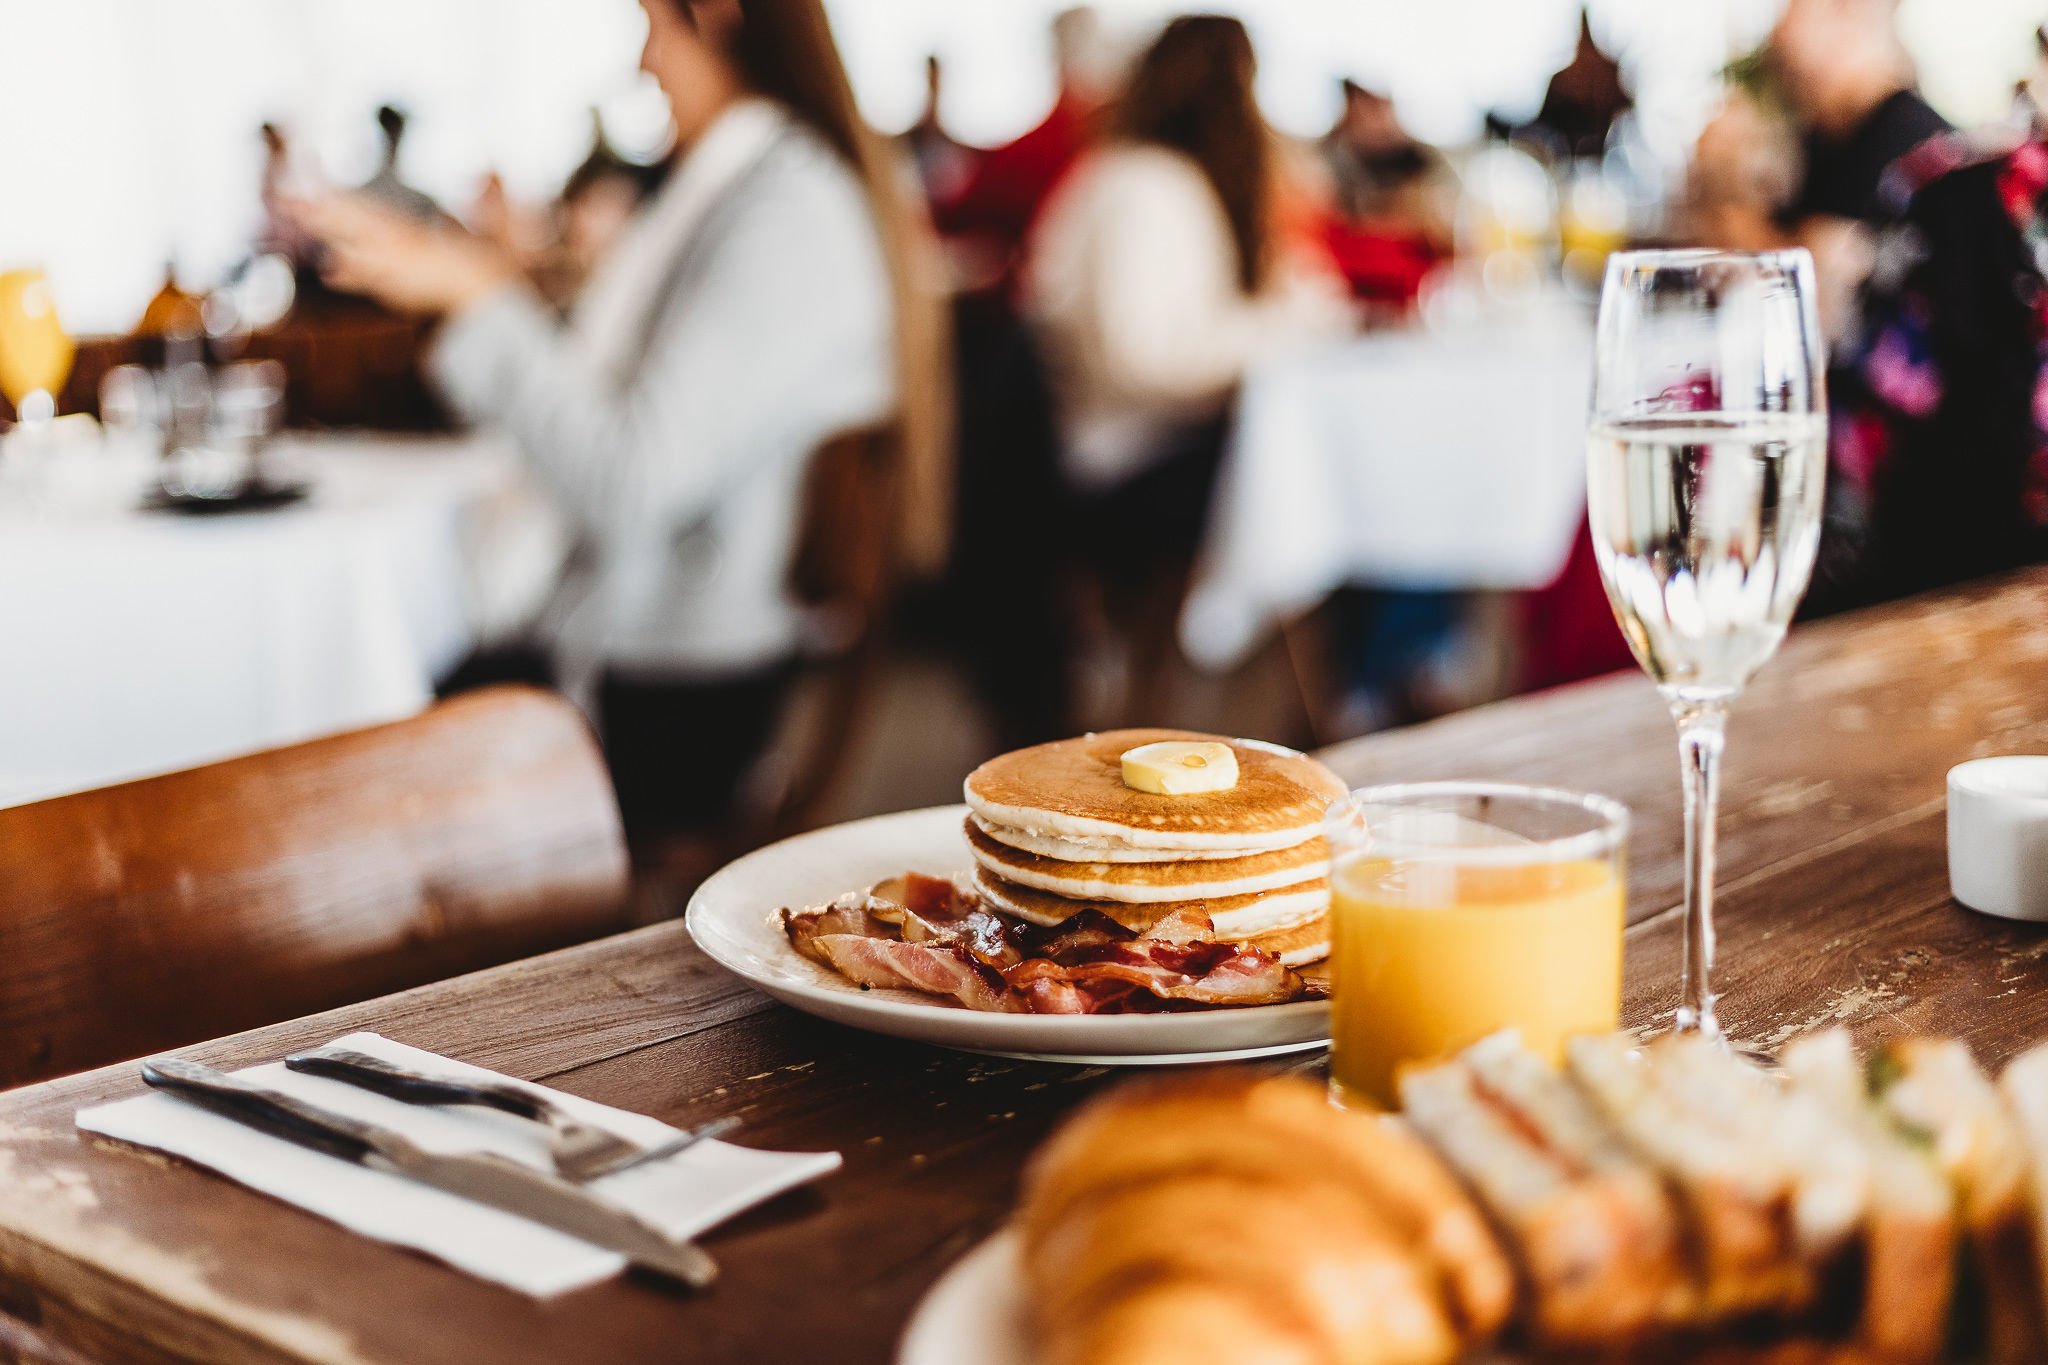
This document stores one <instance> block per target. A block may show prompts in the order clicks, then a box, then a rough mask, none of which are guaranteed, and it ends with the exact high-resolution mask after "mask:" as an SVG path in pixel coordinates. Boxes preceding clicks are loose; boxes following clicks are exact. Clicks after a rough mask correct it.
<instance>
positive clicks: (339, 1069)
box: [284, 1047, 554, 1123]
mask: <svg viewBox="0 0 2048 1365" xmlns="http://www.w3.org/2000/svg"><path fill="white" fill-rule="evenodd" d="M284 1064H285V1065H286V1066H287V1067H289V1068H291V1069H292V1070H293V1071H300V1072H304V1073H305V1074H306V1075H308V1076H325V1077H327V1078H328V1079H330V1080H336V1081H346V1082H347V1083H348V1084H350V1085H353V1086H359V1087H361V1088H362V1089H364V1090H369V1091H373V1092H375V1093H376V1094H379V1095H383V1096H385V1097H386V1098H388V1099H394V1100H403V1101H404V1102H405V1103H407V1104H474V1105H483V1106H485V1107H487V1108H491V1109H497V1110H502V1111H503V1112H505V1113H507V1114H516V1115H518V1116H519V1117H520V1118H523V1119H533V1120H536V1121H538V1122H542V1123H546V1122H548V1121H549V1116H550V1113H551V1111H552V1110H553V1108H554V1106H553V1105H551V1104H549V1103H548V1102H547V1101H546V1100H545V1099H543V1098H541V1097H540V1096H538V1095H534V1094H531V1093H529V1092H528V1091H525V1090H522V1089H520V1088H519V1087H518V1086H514V1085H500V1084H496V1083H493V1082H490V1081H458V1080H454V1079H452V1078H449V1077H445V1076H429V1075H427V1074H425V1073H424V1072H419V1071H409V1070H407V1069H406V1068H404V1067H402V1066H398V1065H396V1064H395V1063H392V1062H387V1061H385V1060H384V1059H383V1058H381V1057H372V1056H371V1055H370V1054H369V1053H367V1052H355V1051H352V1050H350V1049H348V1048H325V1047H323V1048H315V1049H313V1050H312V1051H311V1052H297V1053H293V1054H292V1055H291V1056H289V1057H287V1058H285V1059H284Z"/></svg>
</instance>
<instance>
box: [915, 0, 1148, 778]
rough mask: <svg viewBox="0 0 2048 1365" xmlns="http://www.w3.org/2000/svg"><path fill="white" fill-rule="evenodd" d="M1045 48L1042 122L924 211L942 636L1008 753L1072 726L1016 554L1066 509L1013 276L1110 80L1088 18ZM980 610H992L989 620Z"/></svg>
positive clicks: (1056, 30)
mask: <svg viewBox="0 0 2048 1365" xmlns="http://www.w3.org/2000/svg"><path fill="white" fill-rule="evenodd" d="M1050 39H1051V46H1052V58H1053V66H1054V74H1055V80H1056V83H1057V88H1056V93H1055V97H1054V100H1053V105H1052V108H1051V110H1050V111H1048V112H1047V114H1046V116H1045V118H1044V119H1043V120H1042V121H1041V122H1040V123H1039V124H1038V125H1037V126H1036V127H1034V128H1032V129H1031V130H1030V131H1029V132H1027V133H1025V134H1024V135H1023V136H1021V137H1019V138H1017V139H1016V140H1015V141H1014V142H1010V143H1007V144H1005V145H1003V146H1000V147H996V148H994V149H992V150H990V151H986V152H982V153H979V154H978V155H977V156H976V157H975V159H974V164H973V166H972V169H971V172H970V174H969V175H968V176H967V178H966V181H965V183H964V184H962V185H960V186H958V187H957V188H956V189H955V190H954V191H953V192H952V193H951V194H950V195H949V196H939V197H934V198H933V199H932V200H931V209H932V218H933V222H934V224H935V225H936V226H937V227H938V229H939V231H940V232H941V233H942V234H944V237H945V242H946V248H947V259H948V263H949V266H950V270H951V276H952V283H953V286H954V306H953V324H954V326H953V338H954V343H955V347H956V350H955V352H954V374H955V378H956V382H957V396H956V406H957V412H958V415H959V421H958V425H957V438H958V452H959V453H958V467H959V481H958V485H957V489H956V492H957V504H956V517H957V520H958V523H959V525H960V526H961V528H962V532H963V533H962V534H961V535H960V536H958V537H956V538H955V540H954V543H953V556H952V561H951V563H950V564H949V565H948V569H947V575H946V578H947V582H946V593H945V603H944V605H945V606H946V607H947V610H946V611H945V612H944V613H943V615H944V617H945V620H946V627H945V634H946V641H947V644H948V645H949V647H950V648H951V649H952V650H953V651H954V652H955V653H956V654H957V655H958V657H959V658H960V659H961V660H962V662H963V663H964V664H965V665H966V668H967V671H968V673H969V675H970V677H971V678H972V679H973V681H974V686H975V691H976V694H977V696H978V697H979V699H980V700H981V702H982V703H983V705H984V707H985V708H986V710H987V712H988V716H989V719H990V721H991V723H992V725H993V728H994V730H995V732H996V736H997V738H998V740H999V741H1000V744H1001V747H1003V748H1006V749H1014V748H1022V747H1023V746H1025V745H1028V744H1036V743H1039V742H1040V741H1043V740H1050V739H1057V738H1059V737H1060V736H1061V735H1065V734H1069V733H1071V732H1072V730H1073V727H1074V718H1073V714H1072V710H1073V708H1072V700H1071V695H1070V686H1069V684H1070V680H1071V672H1072V670H1071V668H1070V667H1069V661H1070V658H1071V655H1072V653H1073V648H1074V642H1073V640H1072V638H1071V631H1070V629H1069V620H1068V616H1069V613H1068V612H1067V610H1066V604H1065V603H1064V601H1063V600H1062V597H1061V593H1060V583H1059V575H1058V574H1057V573H1055V572H1048V571H1047V567H1046V565H1045V564H1044V563H1042V562H1037V561H1036V560H1035V558H1034V557H1033V556H1030V555H1019V554H1017V553H1016V552H1015V549H1014V547H1015V546H1016V545H1017V544H1019V543H1020V542H1024V543H1028V542H1030V541H1032V540H1038V539H1042V538H1043V537H1044V536H1045V534H1046V528H1047V527H1049V526H1057V525H1061V524H1063V523H1064V519H1065V517H1066V515H1067V511H1068V509H1067V505H1066V500H1065V492H1064V490H1063V488H1062V486H1061V483H1060V477H1059V468H1058V465H1059V446H1060V440H1059V433H1058V430H1057V428H1056V425H1055V421H1054V415H1053V402H1052V395H1051V392H1050V386H1049V383H1048V381H1047V378H1046V375H1045V366H1044V358H1043V356H1042V355H1041V354H1040V352H1039V348H1038V345H1037V341H1036V339H1035V338H1034V337H1033V336H1032V335H1031V333H1030V331H1029V329H1028V328H1027V327H1026V326H1025V325H1024V324H1023V322H1022V321H1021V320H1020V319H1019V317H1018V312H1017V304H1016V299H1015V297H1014V295H1015V290H1016V274H1017V269H1018V266H1019V263H1020V261H1021V258H1022V256H1023V246H1024V241H1025V239H1026V236H1027V234H1028V232H1029V230H1030V227H1031V225H1032V224H1033V223H1034V222H1036V221H1037V219H1038V215H1039V212H1040V210H1041V209H1042V207H1043V206H1044V203H1045V200H1046V197H1047V196H1048V195H1049V194H1051V193H1052V190H1053V187H1054V186H1055V185H1056V184H1058V183H1059V181H1060V180H1061V179H1062V178H1063V177H1064V176H1065V175H1066V174H1067V172H1068V171H1069V170H1070V169H1071V168H1072V166H1073V164H1074V162H1075V160H1076V159H1077V158H1078V157H1079V156H1080V155H1081V153H1082V150H1083V149H1084V148H1085V147H1086V146H1087V144H1088V141H1089V139H1090V137H1091V136H1093V134H1094V131H1095V129H1096V127H1097V125H1098V123H1099V122H1100V121H1101V118H1102V116H1103V111H1104V108H1105V106H1106V104H1107V102H1108V101H1109V99H1110V98H1111V97H1112V96H1113V95H1114V93H1115V86H1116V79H1117V74H1118V70H1117V69H1118V62H1117V61H1116V58H1115V55H1114V53H1113V52H1112V50H1111V48H1110V45H1109V43H1108V41H1107V39H1106V38H1105V37H1104V35H1103V32H1102V25H1101V22H1100V20H1099V19H1098V17H1097V15H1096V13H1095V11H1094V10H1092V9H1088V8H1085V7H1084V8H1078V9H1069V10H1064V11H1062V12H1061V13H1059V14H1058V15H1056V16H1054V18H1053V21H1052V27H1051V30H1050ZM990 600H999V601H1001V602H1003V603H1004V609H1003V610H1002V611H1001V612H991V611H989V610H988V609H987V603H988V602H989V601H990Z"/></svg>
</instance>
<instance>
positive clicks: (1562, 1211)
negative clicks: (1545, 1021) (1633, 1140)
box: [1400, 1034, 1690, 1347]
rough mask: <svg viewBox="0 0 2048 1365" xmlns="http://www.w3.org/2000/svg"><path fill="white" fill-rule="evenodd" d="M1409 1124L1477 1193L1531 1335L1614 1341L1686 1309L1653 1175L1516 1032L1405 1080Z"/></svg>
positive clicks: (1666, 1212)
mask: <svg viewBox="0 0 2048 1365" xmlns="http://www.w3.org/2000/svg"><path fill="white" fill-rule="evenodd" d="M1400 1088H1401V1099H1402V1104H1403V1107H1404V1111H1405V1115H1406V1118H1407V1121H1408V1122H1409V1123H1410V1124H1411V1125H1413V1126H1414V1128H1415V1129H1416V1131H1418V1132H1420V1133H1421V1134H1422V1135H1423V1137H1424V1138H1425V1139H1427V1140H1428V1141H1429V1142H1430V1144H1431V1145H1432V1146H1434V1147H1435V1148H1436V1149H1437V1151H1438V1152H1439V1153H1441V1154H1442V1155H1443V1156H1444V1158H1445V1159H1446V1160H1447V1161H1449V1163H1450V1164H1451V1166H1452V1168H1453V1169H1455V1170H1456V1171H1457V1172H1458V1174H1459V1175H1460V1176H1461V1177H1462V1178H1463V1179H1464V1180H1465V1182H1466V1183H1467V1185H1469V1186H1470V1187H1471V1189H1472V1190H1473V1191H1474V1193H1475V1194H1476V1195H1477V1196H1478V1198H1479V1200H1480V1202H1481V1204H1483V1205H1484V1206H1485V1207H1486V1209H1487V1211H1488V1213H1489V1215H1490V1216H1491V1217H1492V1218H1493V1220H1494V1222H1495V1223H1496V1225H1497V1226H1498V1227H1499V1228H1500V1229H1501V1230H1502V1232H1503V1234H1504V1237H1505V1240H1506V1241H1507V1243H1508V1245H1509V1246H1510V1248H1512V1249H1513V1251H1514V1252H1515V1253H1516V1255H1517V1257H1518V1258H1519V1261H1520V1268H1521V1272H1522V1277H1523V1279H1524V1280H1525V1282H1526V1286H1527V1293H1526V1296H1525V1298H1526V1307H1527V1324H1528V1329H1529V1333H1530V1335H1531V1337H1532V1338H1533V1339H1534V1340H1535V1341H1536V1342H1538V1343H1539V1344H1543V1345H1548V1346H1556V1347H1571V1346H1582V1345H1614V1344H1619V1343H1625V1342H1628V1341H1630V1340H1633V1339H1637V1338H1640V1337H1643V1336H1645V1335H1648V1334H1650V1333H1653V1332H1655V1331H1657V1330H1659V1329H1661V1328H1663V1327H1664V1326H1666V1325H1668V1324H1669V1323H1671V1322H1673V1321H1676V1320H1680V1319H1682V1318H1683V1317H1685V1316H1686V1312H1687V1305H1688V1302H1689V1297H1690V1293H1689V1282H1688V1276H1687V1274H1686V1269H1685V1264H1684V1259H1683V1254H1682V1249H1681V1247H1680V1241H1679V1229H1678V1220H1677V1214H1676V1211H1675V1210H1674V1208H1673V1207H1672V1204H1671V1200H1670V1198H1669V1196H1668V1195H1667V1193H1666V1191H1665V1189H1664V1187H1663V1185H1662V1183H1661V1182H1660V1181H1659V1180H1658V1179H1657V1177H1656V1176H1655V1175H1653V1174H1652V1173H1651V1172H1650V1171H1649V1170H1648V1169H1647V1168H1645V1167H1644V1166H1643V1164H1642V1163H1641V1162H1639V1161H1637V1160H1636V1159H1635V1158H1634V1157H1633V1156H1632V1155H1630V1153H1629V1152H1628V1151H1627V1150H1626V1149H1625V1148H1624V1147H1623V1146H1622V1145H1621V1144H1620V1143H1619V1142H1618V1141H1617V1140H1616V1138H1615V1137H1614V1134H1613V1133H1612V1131H1611V1130H1610V1129H1609V1128H1608V1127H1607V1126H1606V1125H1605V1124H1604V1123H1602V1122H1601V1120H1600V1119H1599V1117H1598V1116H1597V1115H1596V1114H1595V1113H1594V1112H1593V1110H1592V1109H1591V1108H1590V1107H1589V1106H1588V1105H1587V1103H1586V1102H1585V1099H1584V1098H1583V1097H1582V1096H1581V1095H1580V1094H1579V1093H1578V1092H1577V1091H1576V1090H1575V1089H1573V1087H1572V1086H1571V1085H1570V1084H1568V1083H1567V1082H1566V1081H1565V1080H1564V1079H1563V1078H1562V1077H1561V1076H1559V1075H1558V1074H1557V1072H1556V1071H1554V1070H1553V1069H1552V1068H1550V1067H1549V1066H1548V1065H1546V1064H1545V1063H1544V1062H1543V1061H1542V1060H1541V1059H1540V1058H1538V1057H1536V1056H1535V1055H1533V1054H1532V1053H1529V1052H1527V1051H1526V1050H1524V1049H1523V1048H1522V1046H1521V1044H1520V1041H1519V1039H1518V1038H1516V1037H1515V1036H1514V1035H1513V1034H1501V1035H1497V1036H1495V1037H1493V1038H1490V1039H1487V1040H1486V1041H1484V1042H1481V1043H1479V1044H1478V1045H1476V1046H1475V1047H1472V1048H1470V1049H1468V1050H1467V1051H1466V1052H1464V1053H1463V1054H1461V1055H1460V1056H1458V1057H1457V1058H1455V1059H1453V1060H1452V1061H1450V1062H1447V1063H1444V1064H1442V1065H1439V1066H1434V1067H1430V1068H1427V1069H1423V1070H1412V1071H1409V1072H1407V1073H1405V1074H1404V1075H1403V1076H1402V1078H1401V1083H1400Z"/></svg>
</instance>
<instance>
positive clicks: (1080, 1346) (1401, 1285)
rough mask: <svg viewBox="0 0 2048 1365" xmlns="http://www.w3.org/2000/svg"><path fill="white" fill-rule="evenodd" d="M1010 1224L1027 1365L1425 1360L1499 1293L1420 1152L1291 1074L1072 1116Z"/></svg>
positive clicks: (1455, 1201)
mask: <svg viewBox="0 0 2048 1365" xmlns="http://www.w3.org/2000/svg"><path fill="white" fill-rule="evenodd" d="M1018 1223H1019V1227H1020V1229H1021V1230H1022V1233H1023V1245H1024V1273H1025V1280H1026V1289H1027V1291H1028V1293H1027V1297H1028V1300H1029V1302H1030V1303H1031V1305H1032V1306H1033V1311H1034V1314H1035V1317H1036V1320H1037V1324H1038V1336H1039V1341H1040V1347H1041V1355H1042V1359H1043V1360H1044V1361H1045V1362H1046V1365H1098V1363H1106V1362H1116V1365H1150V1363H1151V1362H1154V1361H1157V1362H1160V1363H1161V1365H1165V1363H1166V1362H1173V1365H1201V1363H1202V1362H1207V1361H1215V1362H1218V1363H1219V1365H1221V1362H1232V1363H1233V1365H1251V1363H1253V1362H1256V1363H1257V1365H1267V1363H1268V1362H1270V1363H1271V1365H1294V1363H1295V1362H1301V1365H1436V1363H1437V1362H1448V1361H1451V1360H1454V1359H1456V1358H1457V1357H1458V1355H1459V1354H1460V1353H1461V1352H1462V1351H1463V1350H1464V1349H1465V1348H1466V1347H1468V1346H1470V1345H1472V1344H1474V1343H1476V1342H1480V1341H1484V1340H1487V1339H1489V1338H1491V1337H1492V1336H1493V1335H1494V1334H1495V1333H1496V1332H1497V1331H1498V1330H1499V1329H1500V1327H1501V1325H1502V1323H1503V1322H1504V1321H1505V1319H1506V1317H1507V1315H1508V1313H1509V1311H1510V1309H1511V1307H1512V1302H1513V1297H1514V1281H1513V1276H1512V1272H1511V1270H1510V1269H1509V1266H1508V1263H1507V1261H1506V1260H1505V1258H1504V1257H1503V1255H1502V1253H1501V1251H1500V1249H1499V1247H1498V1246H1497V1244H1496V1243H1495V1242H1494V1239H1493V1237H1492V1234H1491V1233H1490V1232H1489V1231H1488V1229H1487V1227H1486V1224H1485V1223H1484V1221H1483V1220H1482V1218H1481V1216H1480V1215H1479V1213H1478V1212H1477V1210H1476V1209H1475V1208H1474V1207H1473V1206H1472V1204H1471V1202H1470V1201H1469V1200H1468V1199H1467V1197H1466V1196H1465V1195H1464V1193H1463V1192H1462V1190H1461V1189H1460V1187H1459V1186H1458V1185H1457V1183H1456V1181H1455V1180H1454V1179H1453V1178H1452V1177H1451V1176H1450V1174H1449V1173H1448V1172H1447V1171H1446V1170H1445V1169H1444V1167H1443V1166H1442V1165H1441V1164H1440V1163H1439V1162H1438V1161H1437V1159H1436V1157H1435V1156H1433V1155H1432V1154H1431V1153H1430V1152H1429V1150H1428V1149H1427V1148H1426V1147H1424V1146H1423V1145H1422V1144H1421V1142H1420V1141H1418V1140H1417V1139H1416V1138H1415V1137H1413V1136H1412V1135H1411V1134H1409V1133H1408V1132H1407V1131H1406V1130H1405V1129H1403V1128H1401V1127H1400V1126H1398V1124H1396V1123H1394V1122H1392V1121H1388V1120H1381V1119H1373V1118H1368V1117H1365V1116H1362V1115H1358V1114H1349V1113H1345V1112H1343V1111H1341V1110H1337V1109H1333V1108H1332V1107H1331V1106H1330V1104H1329V1102H1328V1101H1327V1100H1326V1099H1325V1098H1324V1095H1323V1093H1322V1091H1321V1090H1320V1089H1319V1088H1318V1087H1316V1086H1314V1085H1311V1084H1309V1083H1308V1082H1306V1081H1301V1080H1291V1079H1269V1080H1245V1079H1222V1078H1218V1079H1214V1080H1210V1081H1206V1082H1196V1083H1192V1084H1189V1083H1176V1084H1168V1085H1164V1086H1159V1085H1152V1086H1138V1087H1133V1088H1131V1089H1128V1090H1125V1091H1123V1092H1121V1093H1119V1094H1117V1095H1113V1096H1111V1097H1109V1098H1108V1099H1106V1100H1103V1101H1101V1102H1098V1103H1097V1104H1095V1105H1093V1106H1090V1107H1089V1108H1088V1109H1086V1110H1084V1111H1082V1112H1081V1113H1080V1114H1078V1115H1076V1116H1075V1118H1074V1119H1072V1120H1071V1121H1069V1122H1068V1123H1067V1124H1066V1125H1065V1126H1064V1127H1063V1128H1062V1129H1061V1130H1060V1131H1059V1132H1058V1133H1057V1134H1055V1135H1054V1137H1053V1138H1052V1139H1051V1141H1050V1142H1048V1144H1047V1145H1046V1146H1045V1148H1044V1149H1043V1150H1042V1151H1041V1152H1040V1153H1039V1155H1038V1157H1037V1158H1036V1159H1035V1160H1034V1161H1033V1163H1032V1165H1031V1167H1030V1169H1029V1170H1028V1171H1027V1173H1026V1179H1025V1190H1024V1196H1023V1200H1022V1204H1021V1207H1020V1209H1019V1219H1018Z"/></svg>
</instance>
